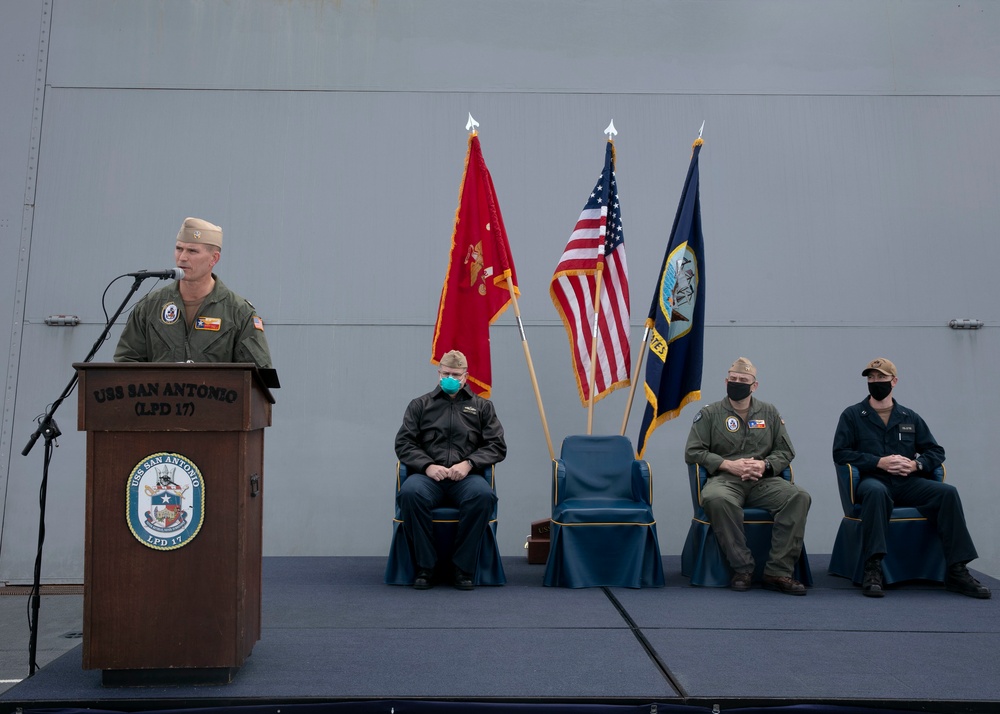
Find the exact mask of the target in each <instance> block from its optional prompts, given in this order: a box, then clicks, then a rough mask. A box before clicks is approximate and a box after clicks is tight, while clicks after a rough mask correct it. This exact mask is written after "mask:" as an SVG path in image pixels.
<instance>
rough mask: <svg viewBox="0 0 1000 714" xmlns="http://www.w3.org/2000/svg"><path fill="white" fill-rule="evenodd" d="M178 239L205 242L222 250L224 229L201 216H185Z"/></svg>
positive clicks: (182, 241) (185, 241) (184, 241)
mask: <svg viewBox="0 0 1000 714" xmlns="http://www.w3.org/2000/svg"><path fill="white" fill-rule="evenodd" d="M177 240H179V241H180V242H181V243H205V244H206V245H214V246H215V247H216V248H218V249H219V250H222V229H221V228H220V227H219V226H217V225H215V224H214V223H209V222H208V221H203V220H202V219H200V218H185V219H184V222H183V223H181V229H180V230H179V231H177Z"/></svg>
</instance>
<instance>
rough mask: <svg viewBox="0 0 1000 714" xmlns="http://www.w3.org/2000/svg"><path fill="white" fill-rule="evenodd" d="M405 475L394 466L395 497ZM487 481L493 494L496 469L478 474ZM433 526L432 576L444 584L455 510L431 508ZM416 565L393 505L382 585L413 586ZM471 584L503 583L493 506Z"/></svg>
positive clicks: (452, 545)
mask: <svg viewBox="0 0 1000 714" xmlns="http://www.w3.org/2000/svg"><path fill="white" fill-rule="evenodd" d="M408 475H409V472H408V471H407V468H406V466H405V465H403V464H401V463H398V462H397V463H396V495H397V496H398V495H399V488H400V486H402V485H403V481H405V480H406V477H407V476H408ZM475 476H476V474H475V473H471V474H469V475H468V476H467V477H466V478H473V477H475ZM481 476H482V477H483V478H485V479H487V480H488V481H489V482H490V486H491V487H492V488H493V491H494V492H496V466H495V465H490V466H488V467H487V468H486V470H485V471H484V472H483V473H482V474H481ZM432 514H433V523H434V545H435V547H436V548H437V553H438V563H437V570H438V572H437V573H435V576H436V579H437V580H439V581H441V582H447V581H448V580H449V579H450V578H451V575H452V570H451V569H452V568H453V566H452V564H451V554H452V553H453V552H454V550H455V533H456V531H457V529H458V509H457V508H452V507H448V506H444V507H440V508H435V509H434V510H433V511H432ZM416 575H417V572H416V566H415V565H414V557H413V547H412V545H411V544H410V541H409V538H407V537H406V532H405V530H404V528H403V517H402V514H401V513H400V511H399V504H398V503H397V504H396V516H395V517H394V518H393V519H392V542H391V543H390V545H389V558H388V560H387V562H386V565H385V582H386V583H387V584H388V585H413V581H414V579H415V578H416ZM472 582H473V583H474V584H475V585H503V584H504V583H506V582H507V576H506V575H505V574H504V571H503V562H502V561H501V559H500V545H499V543H497V509H496V506H494V507H493V514H492V515H491V516H490V527H489V528H487V529H486V532H485V533H484V534H483V541H482V544H481V545H480V547H479V560H478V562H477V564H476V572H475V573H473V576H472Z"/></svg>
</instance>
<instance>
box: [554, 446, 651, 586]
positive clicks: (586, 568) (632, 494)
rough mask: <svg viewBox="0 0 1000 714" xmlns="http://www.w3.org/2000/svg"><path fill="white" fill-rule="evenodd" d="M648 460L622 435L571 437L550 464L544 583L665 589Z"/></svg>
mask: <svg viewBox="0 0 1000 714" xmlns="http://www.w3.org/2000/svg"><path fill="white" fill-rule="evenodd" d="M652 503H653V484H652V479H651V477H650V471H649V463H648V462H646V461H640V460H637V459H636V458H635V450H634V449H633V448H632V442H631V441H629V440H628V438H627V437H624V436H568V437H566V439H565V441H563V444H562V452H561V454H560V458H558V459H554V460H553V462H552V528H551V538H552V542H551V546H550V548H549V558H548V561H547V563H546V566H545V580H544V583H545V585H550V586H559V587H567V588H588V587H600V586H618V587H628V588H642V587H663V584H664V581H663V561H662V560H661V559H660V545H659V541H658V540H657V537H656V520H655V519H654V518H653V508H652Z"/></svg>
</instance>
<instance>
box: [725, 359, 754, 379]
mask: <svg viewBox="0 0 1000 714" xmlns="http://www.w3.org/2000/svg"><path fill="white" fill-rule="evenodd" d="M729 371H730V372H736V373H737V374H749V375H750V376H751V377H756V376H757V368H756V367H754V366H753V363H752V362H751V361H750V360H748V359H747V358H746V357H740V358H739V359H738V360H736V361H735V362H733V366H732V367H730V368H729Z"/></svg>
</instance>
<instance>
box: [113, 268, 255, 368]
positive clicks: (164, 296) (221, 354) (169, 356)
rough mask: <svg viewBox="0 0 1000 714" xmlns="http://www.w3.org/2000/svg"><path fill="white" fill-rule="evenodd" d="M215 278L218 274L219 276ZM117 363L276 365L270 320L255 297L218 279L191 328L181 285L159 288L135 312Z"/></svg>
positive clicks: (119, 345)
mask: <svg viewBox="0 0 1000 714" xmlns="http://www.w3.org/2000/svg"><path fill="white" fill-rule="evenodd" d="M213 277H215V276H214V275H213ZM115 362H243V363H252V364H255V365H257V366H258V367H262V368H269V367H271V366H272V365H271V353H270V350H269V349H268V346H267V339H266V338H265V337H264V322H263V321H262V320H261V319H260V317H258V315H257V311H256V310H255V309H254V306H253V305H251V304H250V301H249V300H247V299H245V298H242V297H240V296H239V295H237V294H236V293H234V292H233V291H232V290H230V289H229V288H227V287H226V286H225V285H224V284H223V283H222V281H221V280H219V279H218V278H217V277H216V278H215V287H214V288H213V289H212V292H210V293H209V294H208V296H207V297H206V298H205V301H204V302H203V303H202V304H201V308H200V309H199V310H198V314H197V315H196V316H195V319H194V323H193V324H192V326H191V327H188V320H187V315H185V314H184V300H183V299H182V298H181V293H180V288H179V283H176V282H174V283H171V284H170V285H167V286H166V287H164V288H160V289H159V290H154V291H153V292H151V293H150V294H149V295H147V296H146V297H144V298H143V299H142V300H140V301H139V302H138V303H137V304H136V306H135V308H134V309H133V310H132V314H131V315H129V318H128V322H127V323H126V324H125V329H124V330H123V331H122V336H121V338H120V339H119V340H118V347H117V349H115Z"/></svg>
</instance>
